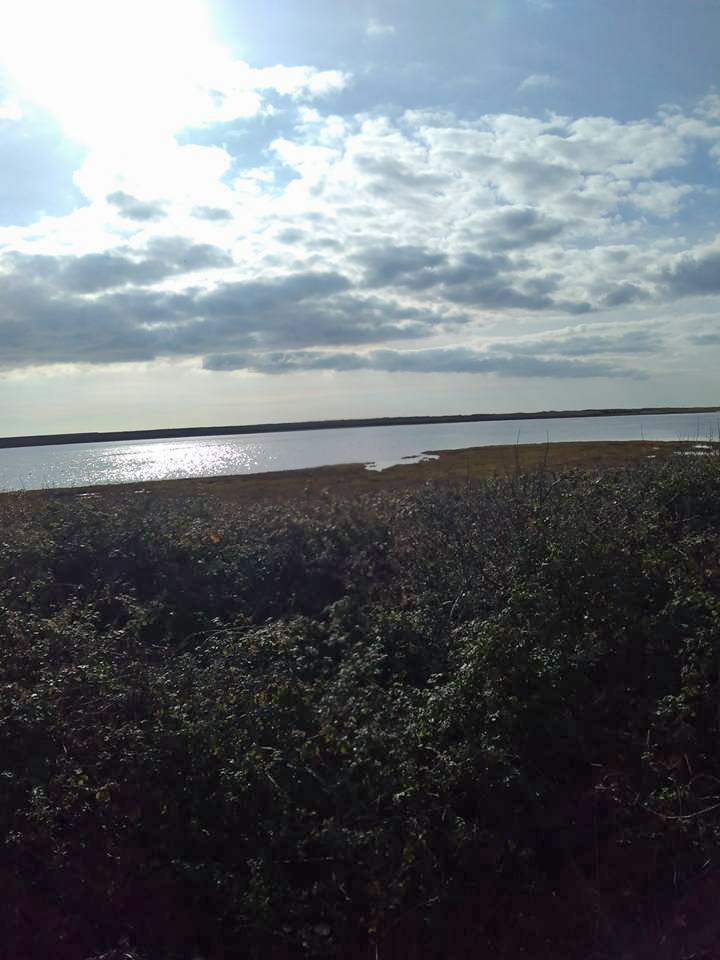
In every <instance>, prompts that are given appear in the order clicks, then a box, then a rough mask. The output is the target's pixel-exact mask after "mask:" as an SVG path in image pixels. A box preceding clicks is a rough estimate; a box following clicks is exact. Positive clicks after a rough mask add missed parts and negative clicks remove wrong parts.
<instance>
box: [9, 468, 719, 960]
mask: <svg viewBox="0 0 720 960" xmlns="http://www.w3.org/2000/svg"><path fill="white" fill-rule="evenodd" d="M0 637H1V638H2V647H1V649H0V829H1V831H2V846H1V847H0V889H1V891H2V897H0V930H2V936H1V937H0V957H2V958H12V960H35V958H46V957H49V956H52V957H54V958H56V960H85V958H88V957H94V956H98V955H102V954H103V953H108V952H109V951H113V950H117V951H118V952H117V953H109V954H108V955H109V956H113V957H115V956H116V957H121V956H127V957H137V958H143V960H145V958H147V960H190V958H194V957H203V958H208V960H210V958H221V957H222V958H235V957H238V958H245V957H247V958H260V957H263V958H264V957H273V956H276V957H294V956H304V957H318V958H321V957H358V958H361V957H363V958H364V957H368V958H370V957H378V958H379V960H384V958H390V957H392V958H395V957H406V958H410V960H420V958H423V960H424V958H426V957H428V958H430V957H446V958H450V960H452V958H460V957H490V956H493V957H494V958H502V957H507V958H511V957H513V958H514V957H518V956H523V955H524V956H528V957H550V956H552V957H555V958H572V960H580V958H589V957H597V958H606V957H607V958H610V957H613V958H614V957H617V958H621V957H643V958H645V957H647V958H649V957H653V958H657V957H667V958H675V957H679V956H682V955H684V954H683V953H682V951H683V950H684V951H685V953H687V952H688V950H690V948H691V947H692V949H695V954H694V955H695V956H697V957H701V956H703V957H705V956H707V957H710V956H713V957H714V956H716V954H714V953H707V952H705V953H703V952H702V950H704V949H705V947H704V946H703V942H704V941H703V942H701V941H702V937H705V938H706V939H708V938H710V939H708V942H711V941H712V938H713V937H715V939H718V937H717V928H715V930H714V933H713V934H711V933H708V930H709V929H710V928H709V927H708V924H712V922H715V923H717V920H716V918H715V913H716V910H715V907H714V906H712V904H714V903H715V902H716V899H717V898H716V896H715V894H713V895H712V896H711V895H710V893H709V892H708V891H709V890H711V889H712V890H715V888H716V887H718V881H717V876H718V875H717V874H716V873H715V872H714V870H715V867H716V865H717V859H718V852H719V849H720V845H719V839H720V751H719V749H718V742H719V738H720V683H719V682H718V669H719V665H720V464H719V463H718V460H717V458H716V457H709V458H701V457H689V456H688V457H679V456H678V457H676V458H675V459H674V460H673V461H672V462H667V463H657V464H655V465H652V464H648V465H647V466H643V467H633V468H631V469H627V470H613V471H605V472H598V473H592V472H579V471H578V472H567V473H563V474H560V475H553V474H551V473H550V472H548V471H542V470H541V471H538V472H536V473H533V474H531V475H520V474H517V475H516V476H514V477H512V478H509V479H503V480H494V481H490V482H484V483H482V484H476V485H475V484H467V485H464V486H462V487H428V488H426V489H423V490H421V491H420V492H413V493H409V494H403V495H401V494H386V495H377V496H374V497H366V498H364V499H360V500H358V501H356V502H355V503H353V504H349V503H347V502H344V501H340V500H335V499H333V498H330V497H328V498H327V501H326V502H324V503H318V502H317V499H313V500H312V501H310V500H307V502H306V501H304V500H303V499H302V498H301V499H298V500H295V501H294V502H292V503H288V504H287V505H286V506H282V507H278V506H276V505H275V506H264V507H260V506H258V507H254V508H248V507H238V506H232V505H227V504H222V503H220V502H213V501H208V500H200V499H193V498H187V499H177V500H171V499H162V500H160V499H155V498H153V497H152V496H150V495H143V494H136V495H133V494H122V495H121V494H117V496H114V497H107V496H103V497H85V498H79V497H69V496H67V495H65V496H51V495H48V496H47V497H44V498H38V497H31V496H25V497H23V496H7V497H4V498H2V499H0ZM713 884H714V885H715V886H714V887H713V886H712V885H713ZM703 897H704V898H705V900H707V902H708V904H710V906H708V907H707V909H705V908H703V907H702V904H703V903H704V902H705V900H703ZM698 904H700V906H698ZM693 938H695V939H694V940H693ZM698 938H700V939H698ZM688 944H690V946H688ZM693 944H694V946H693ZM708 949H710V948H708ZM689 955H690V954H689Z"/></svg>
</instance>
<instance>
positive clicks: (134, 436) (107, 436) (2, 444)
mask: <svg viewBox="0 0 720 960" xmlns="http://www.w3.org/2000/svg"><path fill="white" fill-rule="evenodd" d="M671 413H720V407H637V408H634V409H633V408H629V407H617V408H610V407H609V408H607V409H604V410H538V411H535V412H534V413H467V414H462V413H459V414H448V415H447V416H437V417H422V416H421V417H365V418H360V419H355V420H298V421H294V422H290V423H247V424H241V425H236V426H224V427H172V428H163V427H160V428H158V429H155V430H109V431H94V432H89V431H85V432H83V433H50V434H38V435H36V436H24V437H0V449H7V448H9V447H45V446H50V445H52V444H62V443H107V442H110V441H113V440H170V439H172V438H174V437H227V436H232V435H239V434H246V433H288V432H291V431H295V430H338V429H348V428H351V427H404V426H420V425H421V424H430V423H482V422H484V421H491V420H563V419H566V418H572V417H630V416H638V415H646V416H650V415H652V414H671Z"/></svg>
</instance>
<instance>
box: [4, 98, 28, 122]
mask: <svg viewBox="0 0 720 960" xmlns="http://www.w3.org/2000/svg"><path fill="white" fill-rule="evenodd" d="M22 116H23V108H22V106H21V105H20V101H19V100H18V99H17V98H16V97H6V98H4V99H2V100H0V120H21V119H22Z"/></svg>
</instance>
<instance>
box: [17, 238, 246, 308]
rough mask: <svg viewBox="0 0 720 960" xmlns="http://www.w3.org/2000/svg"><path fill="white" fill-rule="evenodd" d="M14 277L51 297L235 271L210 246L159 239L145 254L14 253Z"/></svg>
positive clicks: (226, 258) (229, 261)
mask: <svg viewBox="0 0 720 960" xmlns="http://www.w3.org/2000/svg"><path fill="white" fill-rule="evenodd" d="M6 259H7V262H8V263H9V264H11V266H12V268H13V272H14V273H15V274H16V275H17V276H19V277H22V278H24V279H25V280H28V281H30V282H40V283H42V284H44V285H45V286H46V291H47V294H48V296H49V297H53V296H56V295H57V293H59V292H66V293H80V294H93V293H98V292H100V291H103V290H109V289H113V288H118V287H127V286H131V285H136V286H145V285H148V284H154V283H158V282H159V281H160V280H164V279H165V278H166V277H171V276H177V275H180V274H184V273H192V272H194V271H196V270H208V269H217V268H219V267H228V266H231V265H232V262H233V260H232V257H231V256H230V255H229V254H228V253H226V252H225V251H224V250H220V249H219V248H218V247H213V246H211V245H210V244H198V243H190V242H189V241H187V240H184V239H182V238H181V237H160V238H157V239H155V240H153V241H151V242H150V243H149V244H148V246H147V248H146V250H145V251H143V252H141V253H134V252H130V251H123V252H120V251H106V252H103V253H88V254H85V255H84V256H80V257H72V256H49V255H42V254H34V255H33V254H25V253H11V254H9V255H7V258H6Z"/></svg>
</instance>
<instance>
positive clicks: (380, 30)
mask: <svg viewBox="0 0 720 960" xmlns="http://www.w3.org/2000/svg"><path fill="white" fill-rule="evenodd" d="M365 32H366V33H367V35H368V36H369V37H383V36H388V35H389V34H392V33H395V27H394V26H393V25H392V24H390V23H382V22H381V21H380V20H377V19H376V18H375V17H371V18H370V19H369V20H368V22H367V26H366V27H365Z"/></svg>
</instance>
